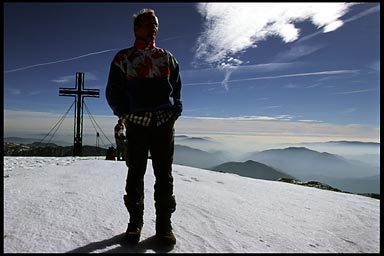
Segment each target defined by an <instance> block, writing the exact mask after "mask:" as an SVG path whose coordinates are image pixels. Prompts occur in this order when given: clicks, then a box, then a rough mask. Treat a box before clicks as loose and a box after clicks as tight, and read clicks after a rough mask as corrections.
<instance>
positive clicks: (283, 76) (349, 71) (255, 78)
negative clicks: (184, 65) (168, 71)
mask: <svg viewBox="0 0 384 256" xmlns="http://www.w3.org/2000/svg"><path fill="white" fill-rule="evenodd" d="M358 71H359V70H328V71H319V72H310V73H296V74H288V75H278V76H261V77H251V78H243V79H233V80H227V81H226V82H242V81H252V80H264V79H277V78H285V77H298V76H316V75H339V74H349V73H356V72H358ZM222 83H223V82H222V81H221V82H201V83H186V84H184V85H203V84H208V85H209V84H222Z"/></svg>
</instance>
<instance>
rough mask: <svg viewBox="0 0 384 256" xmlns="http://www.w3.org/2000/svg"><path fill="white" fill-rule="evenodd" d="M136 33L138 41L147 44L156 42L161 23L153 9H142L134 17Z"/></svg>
mask: <svg viewBox="0 0 384 256" xmlns="http://www.w3.org/2000/svg"><path fill="white" fill-rule="evenodd" d="M133 25H134V32H135V36H136V38H137V39H140V40H143V41H145V42H151V41H153V40H155V38H156V36H157V31H158V27H159V21H158V19H157V17H156V15H155V11H154V10H152V9H142V10H141V11H140V12H138V13H137V14H134V15H133Z"/></svg>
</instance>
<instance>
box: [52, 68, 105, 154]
mask: <svg viewBox="0 0 384 256" xmlns="http://www.w3.org/2000/svg"><path fill="white" fill-rule="evenodd" d="M59 96H71V97H75V100H76V102H77V104H75V120H76V122H74V130H75V134H74V143H73V156H82V148H83V147H82V144H83V104H82V103H84V97H94V98H99V89H84V73H81V72H77V73H76V87H75V88H59Z"/></svg>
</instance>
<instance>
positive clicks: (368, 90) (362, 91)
mask: <svg viewBox="0 0 384 256" xmlns="http://www.w3.org/2000/svg"><path fill="white" fill-rule="evenodd" d="M378 90H379V88H373V89H365V90H354V91H346V92H335V93H332V94H333V95H335V94H355V93H365V92H373V91H378Z"/></svg>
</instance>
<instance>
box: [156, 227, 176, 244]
mask: <svg viewBox="0 0 384 256" xmlns="http://www.w3.org/2000/svg"><path fill="white" fill-rule="evenodd" d="M156 238H157V239H158V240H159V241H160V243H161V244H163V245H167V246H168V245H175V244H176V237H175V235H174V234H173V232H172V226H171V225H170V224H169V225H166V226H165V227H164V226H163V227H161V228H160V227H156Z"/></svg>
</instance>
